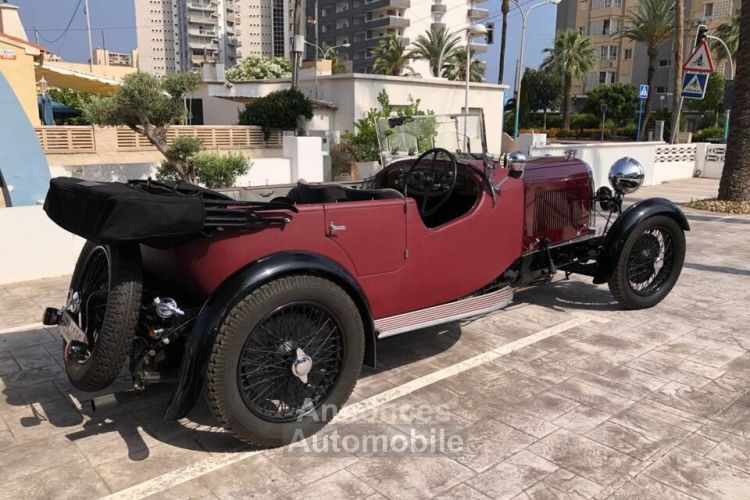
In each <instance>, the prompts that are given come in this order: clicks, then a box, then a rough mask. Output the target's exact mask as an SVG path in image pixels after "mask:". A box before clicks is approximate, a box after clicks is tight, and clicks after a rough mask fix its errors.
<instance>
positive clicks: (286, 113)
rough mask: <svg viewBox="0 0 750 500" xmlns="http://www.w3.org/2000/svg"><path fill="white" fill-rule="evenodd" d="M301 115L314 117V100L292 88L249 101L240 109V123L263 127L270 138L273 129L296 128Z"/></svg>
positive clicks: (266, 135)
mask: <svg viewBox="0 0 750 500" xmlns="http://www.w3.org/2000/svg"><path fill="white" fill-rule="evenodd" d="M300 115H301V116H304V117H305V118H307V119H308V120H310V119H311V118H312V117H313V112H312V102H311V101H310V99H308V98H307V96H305V95H304V94H303V93H302V92H300V91H299V89H296V88H291V89H285V90H277V91H275V92H271V93H270V94H268V95H267V96H265V97H261V98H260V99H256V100H255V101H252V102H249V103H247V104H246V105H245V108H244V109H242V110H241V111H240V116H239V123H240V125H256V126H258V127H261V128H262V129H263V135H264V137H265V139H266V140H268V136H269V135H270V133H271V130H272V129H279V130H294V129H296V128H297V117H298V116H300Z"/></svg>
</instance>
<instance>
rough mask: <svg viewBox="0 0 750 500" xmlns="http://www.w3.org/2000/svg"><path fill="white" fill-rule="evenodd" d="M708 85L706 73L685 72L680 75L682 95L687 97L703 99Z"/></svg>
mask: <svg viewBox="0 0 750 500" xmlns="http://www.w3.org/2000/svg"><path fill="white" fill-rule="evenodd" d="M707 86H708V74H707V73H685V75H684V76H683V77H682V94H681V95H682V97H685V98H687V99H703V96H705V95H706V87H707Z"/></svg>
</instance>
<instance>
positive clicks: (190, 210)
mask: <svg viewBox="0 0 750 500" xmlns="http://www.w3.org/2000/svg"><path fill="white" fill-rule="evenodd" d="M44 210H45V212H47V215H48V216H49V218H50V219H52V220H53V221H54V222H55V223H56V224H57V225H59V226H60V227H62V228H64V229H66V230H68V231H70V232H71V233H74V234H77V235H79V236H81V237H83V238H86V239H88V240H92V241H96V242H100V243H113V242H118V241H138V242H143V243H147V244H153V245H155V246H163V245H168V244H173V243H176V242H179V241H182V240H184V239H185V238H189V237H192V236H197V235H201V234H204V235H205V234H209V233H210V232H211V231H213V230H221V229H226V228H254V227H259V226H261V227H262V226H267V225H273V224H284V223H286V222H288V221H289V218H288V216H286V215H283V214H282V215H281V216H279V215H278V214H277V215H276V216H274V214H263V212H266V211H269V210H272V211H279V210H285V211H293V212H296V211H297V209H296V208H295V207H294V206H293V205H290V204H287V203H276V202H271V203H256V202H241V201H236V200H233V199H232V198H230V197H228V196H226V195H224V194H221V193H218V192H216V191H211V190H210V189H205V188H202V187H200V186H195V185H193V184H188V183H185V182H165V181H152V180H148V181H129V182H128V183H127V184H125V183H121V182H99V181H87V180H84V179H76V178H70V177H58V178H55V179H52V180H51V181H50V187H49V191H48V192H47V198H46V199H45V201H44Z"/></svg>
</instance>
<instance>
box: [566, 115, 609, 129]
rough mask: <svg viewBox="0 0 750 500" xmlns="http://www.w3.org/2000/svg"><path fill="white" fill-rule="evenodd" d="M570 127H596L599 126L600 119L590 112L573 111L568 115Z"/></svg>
mask: <svg viewBox="0 0 750 500" xmlns="http://www.w3.org/2000/svg"><path fill="white" fill-rule="evenodd" d="M570 126H571V127H572V128H577V129H583V128H596V127H599V126H601V119H600V118H599V117H597V116H596V115H594V114H591V113H573V114H572V115H571V117H570Z"/></svg>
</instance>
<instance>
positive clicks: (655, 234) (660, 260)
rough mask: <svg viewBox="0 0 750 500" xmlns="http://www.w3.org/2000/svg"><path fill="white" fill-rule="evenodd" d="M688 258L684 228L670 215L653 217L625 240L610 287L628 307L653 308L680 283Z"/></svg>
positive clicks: (616, 296)
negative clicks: (684, 263) (684, 264)
mask: <svg viewBox="0 0 750 500" xmlns="http://www.w3.org/2000/svg"><path fill="white" fill-rule="evenodd" d="M684 261H685V233H684V232H683V231H682V228H681V227H680V226H679V225H678V224H677V223H676V222H675V221H674V219H672V218H670V217H665V216H661V215H659V216H655V217H650V218H648V219H646V220H644V221H643V222H641V223H639V224H638V225H637V226H636V227H635V229H633V231H632V232H631V233H630V235H629V236H628V238H627V239H626V240H625V244H624V245H623V248H622V252H621V253H620V255H619V257H618V259H617V264H616V267H615V271H614V273H613V274H612V276H611V277H610V279H609V290H610V291H611V292H612V295H613V296H614V297H615V299H617V301H618V302H620V303H621V304H622V305H624V306H625V307H626V308H628V309H645V308H648V307H653V306H655V305H656V304H658V303H659V302H661V301H662V300H663V299H664V297H666V296H667V294H668V293H669V291H670V290H672V287H674V285H675V283H677V278H679V277H680V272H681V271H682V264H683V262H684Z"/></svg>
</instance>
